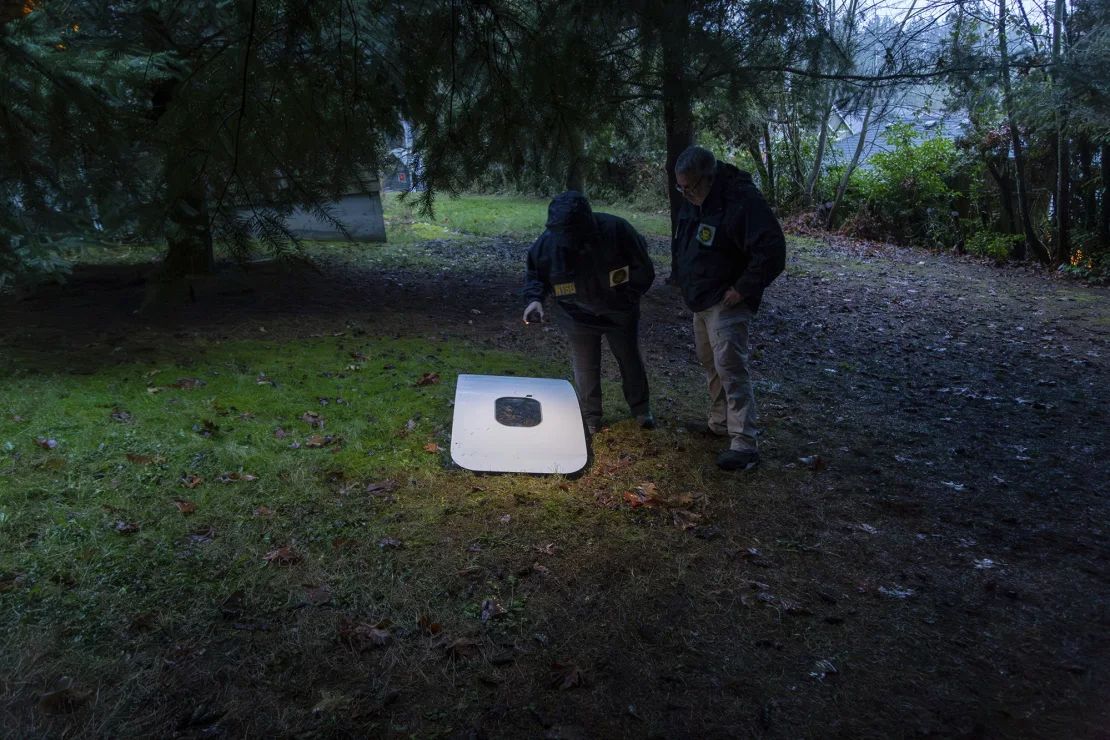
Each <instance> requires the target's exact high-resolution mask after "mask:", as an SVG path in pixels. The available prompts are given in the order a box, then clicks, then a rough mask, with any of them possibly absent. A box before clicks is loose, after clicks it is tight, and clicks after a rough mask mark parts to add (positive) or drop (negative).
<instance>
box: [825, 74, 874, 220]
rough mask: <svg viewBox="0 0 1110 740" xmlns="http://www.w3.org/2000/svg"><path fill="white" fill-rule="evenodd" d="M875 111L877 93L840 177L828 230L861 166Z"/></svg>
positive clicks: (871, 101)
mask: <svg viewBox="0 0 1110 740" xmlns="http://www.w3.org/2000/svg"><path fill="white" fill-rule="evenodd" d="M874 110H875V92H874V91H872V92H871V97H870V98H868V100H867V110H866V111H864V113H863V122H862V123H861V124H860V127H859V138H858V139H857V140H856V148H855V151H853V152H852V161H850V162H849V163H848V166H847V167H845V168H844V174H843V175H841V176H840V184H839V185H838V186H837V188H836V195H835V196H834V197H833V202H832V207H831V208H829V216H828V221H827V222H826V224H825V227H826V228H829V229H831V228H833V225H834V224H835V223H836V212H837V210H838V209H839V208H840V202H841V201H842V200H844V193H845V192H847V190H848V181H849V180H850V179H851V177H852V173H853V172H855V169H856V165H858V164H859V158H860V155H862V154H863V146H864V144H866V143H867V127H868V125H869V124H870V122H871V114H872V112H874Z"/></svg>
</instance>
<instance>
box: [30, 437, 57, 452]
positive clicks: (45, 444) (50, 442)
mask: <svg viewBox="0 0 1110 740" xmlns="http://www.w3.org/2000/svg"><path fill="white" fill-rule="evenodd" d="M35 444H36V445H38V446H39V447H41V448H42V449H44V450H52V449H54V448H55V447H57V446H58V440H56V439H47V438H46V437H35Z"/></svg>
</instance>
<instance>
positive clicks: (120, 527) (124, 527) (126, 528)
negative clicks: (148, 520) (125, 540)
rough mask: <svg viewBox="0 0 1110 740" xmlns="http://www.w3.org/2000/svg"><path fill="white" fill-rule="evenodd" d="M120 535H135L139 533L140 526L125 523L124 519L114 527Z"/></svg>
mask: <svg viewBox="0 0 1110 740" xmlns="http://www.w3.org/2000/svg"><path fill="white" fill-rule="evenodd" d="M113 528H114V529H115V530H116V531H117V532H119V533H120V534H135V533H136V532H138V531H139V525H138V524H136V523H135V522H125V521H123V520H122V519H120V520H119V521H117V522H116V523H115V526H114V527H113Z"/></svg>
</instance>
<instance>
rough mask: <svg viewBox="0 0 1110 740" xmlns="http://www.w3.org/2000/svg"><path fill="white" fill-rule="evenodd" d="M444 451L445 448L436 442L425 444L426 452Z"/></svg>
mask: <svg viewBox="0 0 1110 740" xmlns="http://www.w3.org/2000/svg"><path fill="white" fill-rule="evenodd" d="M442 451H443V448H441V447H440V446H439V445H437V444H436V443H435V442H429V443H428V444H426V445H424V452H431V453H433V454H434V453H436V452H442Z"/></svg>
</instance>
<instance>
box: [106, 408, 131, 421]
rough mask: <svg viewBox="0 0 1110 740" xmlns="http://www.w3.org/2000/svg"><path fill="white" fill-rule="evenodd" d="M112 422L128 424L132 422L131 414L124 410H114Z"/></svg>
mask: <svg viewBox="0 0 1110 740" xmlns="http://www.w3.org/2000/svg"><path fill="white" fill-rule="evenodd" d="M111 419H112V421H118V422H119V423H120V424H127V423H128V422H130V421H131V413H130V412H128V411H124V410H123V409H119V408H117V409H114V410H113V411H112V415H111Z"/></svg>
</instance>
